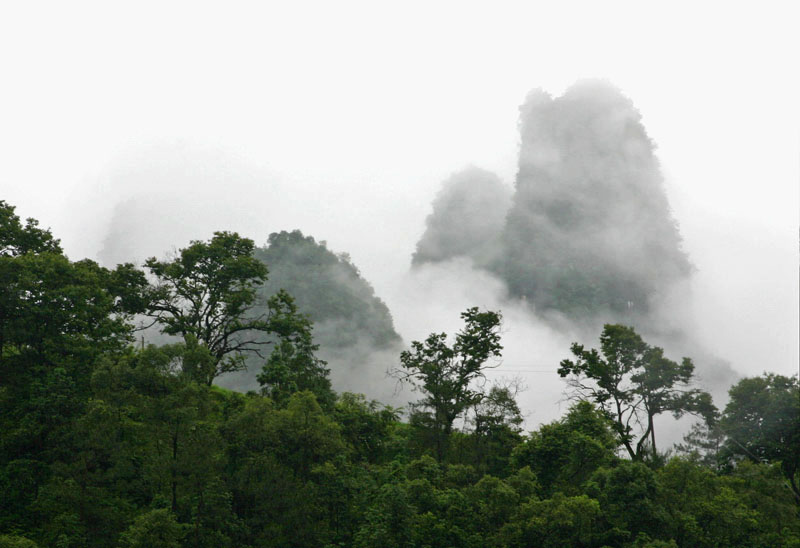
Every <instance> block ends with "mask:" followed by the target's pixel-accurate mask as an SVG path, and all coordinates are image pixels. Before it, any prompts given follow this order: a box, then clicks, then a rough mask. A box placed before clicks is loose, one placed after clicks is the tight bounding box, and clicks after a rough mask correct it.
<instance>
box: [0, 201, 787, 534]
mask: <svg viewBox="0 0 800 548" xmlns="http://www.w3.org/2000/svg"><path fill="white" fill-rule="evenodd" d="M286 235H287V233H283V235H276V238H275V239H274V240H277V239H279V238H281V237H282V236H286ZM288 236H290V238H289V240H294V239H297V240H299V241H300V242H301V243H304V246H306V247H305V248H304V247H303V246H301V249H304V251H303V252H302V253H299V256H300V257H306V258H308V257H309V256H314V254H315V253H320V257H328V258H329V255H328V253H329V252H327V250H325V249H324V246H320V245H318V244H316V242H314V241H313V239H308V238H305V237H303V236H302V235H300V234H299V233H291V234H289V235H288ZM290 247H292V246H290ZM334 257H335V256H334ZM342 260H343V261H344V259H342ZM302 264H305V265H306V266H308V267H311V266H313V265H315V264H317V263H316V262H315V261H308V262H307V263H303V262H302V261H297V265H298V266H297V268H300V266H299V265H302ZM331 264H333V263H331ZM347 264H349V262H347ZM147 266H148V267H149V268H150V269H152V270H154V272H153V274H154V275H153V276H151V277H150V278H148V277H147V276H145V273H144V272H143V271H141V270H139V269H138V268H137V267H135V266H134V265H132V264H130V263H125V264H121V265H118V266H117V267H116V268H114V269H113V270H112V269H108V268H104V267H101V266H99V265H97V264H96V263H94V262H93V261H89V260H82V261H71V260H70V259H69V258H68V257H66V256H65V255H64V254H63V250H62V248H61V246H60V243H59V241H58V240H57V239H56V238H55V237H53V235H52V234H51V233H50V231H49V230H45V229H41V228H39V227H38V224H37V223H36V221H35V220H32V219H31V220H28V221H27V222H25V223H23V222H22V221H21V220H20V219H19V218H18V216H16V215H15V212H14V207H13V206H10V205H9V204H7V203H5V202H3V201H0V280H2V281H3V283H2V284H0V493H2V497H0V547H26V548H35V547H37V546H56V547H65V548H72V547H76V548H77V547H81V548H83V547H88V548H118V547H141V548H144V547H148V548H149V547H153V546H169V547H174V548H182V547H185V548H190V547H191V548H233V547H239V546H241V547H248V546H249V547H297V548H300V547H306V546H353V547H357V548H384V547H387V546H406V547H409V548H417V547H419V548H423V547H431V548H453V547H457V548H472V547H478V546H481V547H482V546H487V547H496V548H501V547H519V548H523V547H527V546H543V547H554V548H556V547H559V548H560V547H563V546H583V547H586V548H603V547H608V546H619V547H621V548H646V547H649V548H657V547H665V546H686V547H693V548H694V547H699V548H717V547H719V546H726V547H732V548H749V547H753V546H764V547H767V546H769V547H777V548H781V547H784V548H790V547H796V546H798V545H800V513H798V512H800V497H798V496H797V485H798V479H800V478H798V474H800V472H799V468H800V467H799V466H798V464H799V462H798V455H800V452H798V446H799V444H800V441H798V434H799V433H800V429H798V427H799V426H800V416H798V415H799V414H800V408H798V403H797V402H798V401H800V392H799V391H798V382H797V379H796V378H787V377H782V376H779V375H772V374H765V375H763V376H762V377H757V378H750V379H743V380H742V381H741V382H739V383H738V384H737V385H736V386H734V387H733V388H732V389H731V391H730V395H731V398H730V401H729V403H728V405H727V406H726V407H725V410H724V412H723V413H722V415H721V417H720V418H719V421H716V420H712V417H707V418H709V420H708V421H706V422H705V423H704V425H702V427H701V428H697V429H695V430H693V432H692V433H691V436H690V438H691V439H690V440H688V441H687V447H686V449H685V450H683V455H682V456H678V457H675V456H672V455H670V454H669V453H667V452H657V451H656V448H655V446H654V445H653V446H652V448H651V451H649V452H648V451H643V452H638V453H635V454H633V455H631V454H629V453H628V451H627V450H625V449H622V448H623V447H624V446H625V445H626V443H630V440H631V437H632V435H633V434H632V432H631V430H628V429H627V428H626V426H625V425H623V424H620V415H619V414H618V415H616V416H614V414H613V412H609V404H610V402H611V401H612V400H614V398H616V400H615V401H619V402H621V405H622V406H636V405H641V406H642V407H640V408H639V409H640V410H641V413H640V414H639V417H641V418H640V419H639V420H640V422H641V423H642V424H643V425H648V426H645V428H648V427H649V417H651V416H653V415H655V414H658V413H660V412H664V411H672V412H675V411H679V412H683V411H688V410H690V409H689V407H694V403H697V402H700V403H703V402H702V401H700V400H701V399H703V398H701V396H702V394H701V393H700V392H697V391H694V390H693V389H691V388H689V387H688V385H689V383H690V381H691V378H692V375H693V370H692V366H691V365H692V364H691V362H690V361H689V360H683V361H682V362H681V363H680V364H678V363H676V362H672V361H670V360H668V359H666V358H664V355H663V353H662V351H661V349H660V348H657V347H652V346H650V345H649V344H647V343H646V342H644V340H643V339H641V338H640V337H638V335H636V333H635V332H634V331H633V330H632V329H631V328H626V327H624V326H610V327H609V328H608V329H607V331H606V332H605V333H604V335H603V338H602V339H601V349H602V357H601V356H600V353H598V352H597V351H586V350H585V348H584V347H583V346H582V345H579V344H578V343H576V344H575V345H573V348H572V353H573V355H574V356H575V359H574V360H564V362H562V369H564V373H566V374H574V375H578V376H580V379H581V380H580V382H581V385H582V386H587V387H588V386H589V383H595V385H594V386H596V387H597V390H594V391H591V390H589V392H587V393H585V394H583V397H581V398H580V401H578V402H575V404H574V405H572V406H571V407H570V408H569V409H568V410H567V412H566V415H565V416H564V417H563V418H561V419H558V420H556V421H553V422H551V423H549V424H541V425H538V426H537V427H535V428H533V429H531V430H530V431H528V432H525V431H523V430H522V428H520V424H521V422H522V418H521V416H520V411H519V407H518V406H517V405H516V401H515V398H516V396H517V394H516V392H515V391H514V390H511V389H509V387H508V386H503V385H498V384H493V383H488V382H486V383H483V381H484V380H485V378H484V377H485V376H484V371H485V370H486V369H487V368H488V367H491V366H492V365H494V363H495V362H494V359H496V358H498V357H499V354H500V351H501V350H502V335H503V329H502V323H501V318H502V317H501V315H500V313H499V312H491V311H482V310H480V309H479V308H469V309H467V310H466V311H465V312H464V313H463V314H462V319H463V320H464V327H463V329H462V330H461V331H459V332H458V333H457V334H456V335H455V338H454V340H453V343H452V344H450V343H448V337H447V335H446V334H444V333H442V334H437V333H434V334H432V335H430V336H429V337H428V339H426V340H425V341H424V342H415V343H413V344H412V347H411V349H410V350H407V351H405V352H402V353H398V355H397V356H396V360H397V362H396V363H398V364H399V365H400V368H401V370H402V371H404V372H405V373H406V374H407V375H408V377H407V378H408V379H409V380H411V381H412V382H413V383H415V384H416V386H417V387H418V388H419V390H420V392H421V394H422V395H423V398H422V399H421V400H420V401H419V402H418V404H417V405H416V406H414V407H413V409H412V413H411V415H410V417H408V420H404V419H405V417H404V413H403V410H399V409H394V408H392V407H389V406H386V405H385V404H382V403H380V402H378V401H373V400H369V399H367V398H366V397H364V396H363V395H359V394H352V393H343V394H337V393H336V392H335V391H334V390H333V389H332V385H331V383H330V380H329V373H330V370H329V368H328V367H327V364H326V363H325V362H324V360H322V359H320V358H319V357H318V356H317V355H316V352H317V350H318V347H317V344H316V342H315V340H314V330H313V324H312V322H311V320H310V319H309V317H308V316H306V315H304V314H302V313H301V311H300V310H299V308H298V306H297V305H296V304H295V300H294V299H293V298H292V296H291V295H289V294H288V293H287V292H286V291H284V290H282V289H280V290H278V291H277V292H276V293H275V294H273V295H271V296H269V298H268V299H267V303H266V307H267V308H266V309H265V310H267V311H268V312H269V313H268V314H267V315H266V316H265V317H264V322H265V324H264V325H263V326H258V327H263V328H264V329H263V330H261V329H257V330H253V329H249V330H244V331H247V332H249V333H252V332H255V333H266V334H267V335H268V336H269V338H270V340H269V344H268V345H265V346H267V347H268V348H269V351H270V353H269V357H268V358H265V359H263V360H262V361H261V362H260V363H259V364H258V366H259V369H260V375H258V381H259V384H260V387H261V390H259V391H249V392H248V393H242V392H236V391H231V390H226V389H224V388H221V387H219V386H216V385H213V384H211V383H210V382H209V378H211V379H212V380H214V378H213V375H215V374H216V373H217V372H218V367H217V366H218V365H219V362H215V361H214V358H215V356H220V357H221V359H228V358H230V359H232V363H238V364H241V363H243V361H242V358H243V353H244V352H245V351H246V350H247V349H248V345H247V344H244V345H242V344H239V343H236V342H235V337H233V338H229V341H230V340H233V341H234V343H233V345H232V346H231V345H228V346H223V347H219V345H216V342H215V341H217V339H216V338H215V336H214V333H220V332H219V331H214V330H213V329H212V330H210V331H207V332H204V331H203V328H204V327H206V326H208V327H212V326H214V325H220V326H223V327H225V326H227V327H234V328H236V327H238V326H240V325H241V326H243V327H244V326H247V325H248V324H247V322H248V321H249V320H248V318H252V316H251V314H252V313H253V312H254V311H255V310H256V308H257V307H256V306H252V307H251V306H250V305H255V304H256V303H258V302H259V296H258V295H257V294H256V285H257V284H256V282H257V281H258V280H262V279H263V277H264V276H268V273H267V271H268V270H269V269H270V265H269V264H267V265H263V263H261V262H260V261H259V260H258V259H256V258H255V249H254V245H253V242H252V241H251V240H248V239H247V238H242V237H240V236H238V235H237V234H235V233H230V232H220V233H217V234H216V235H215V236H214V237H213V238H212V239H210V240H209V241H202V240H195V241H192V242H191V243H190V245H189V246H188V247H186V248H183V249H181V250H179V251H178V253H177V255H176V256H175V258H174V260H168V261H156V260H153V261H148V265H147ZM228 267H230V268H228ZM351 274H352V272H351ZM323 279H325V278H324V277H323ZM320 283H323V282H320ZM337 288H338V289H339V290H341V288H340V286H338V285H336V284H333V285H332V286H331V290H332V291H336V290H337ZM261 289H262V288H259V291H260V290H261ZM178 291H180V293H178ZM165 303H166V304H165ZM237 304H238V305H241V306H237ZM259 306H260V304H259ZM204 313H205V314H204ZM141 314H145V315H149V316H151V317H155V318H156V319H157V320H158V321H159V322H160V323H161V325H162V328H164V329H166V330H168V331H171V332H174V333H175V334H176V335H181V336H182V337H183V340H182V341H179V342H176V343H170V344H165V345H160V346H157V345H155V344H150V345H146V346H145V345H140V344H134V342H135V341H134V337H133V335H134V333H135V332H136V327H135V325H134V323H133V318H134V315H141ZM331 314H334V312H333V311H331ZM259 317H260V316H256V317H255V318H256V319H257V318H259ZM258 321H260V320H258ZM220 322H221V323H220ZM251 327H252V326H251ZM227 333H228V335H231V336H232V335H235V334H236V333H239V332H238V331H236V330H234V331H230V330H228V331H227ZM223 338H225V335H223ZM247 341H249V339H244V340H242V341H240V343H246V342H247ZM531 352H532V353H533V354H535V353H536V349H535V348H532V349H531ZM567 353H568V349H567V348H564V354H567ZM245 365H246V364H245ZM207 366H210V367H207ZM552 366H553V369H554V370H555V368H556V367H557V364H555V363H553V364H552ZM619 377H623V380H624V382H622V383H618V384H614V382H613V381H614V380H615V379H617V378H619ZM612 391H614V393H613V394H612V393H611V392H612ZM607 395H608V397H606V396H607ZM694 410H698V409H697V408H695V409H694ZM715 418H716V417H713V419H715ZM622 420H625V421H626V424H627V419H625V418H623V419H622ZM632 420H634V421H635V420H637V419H632ZM640 439H652V430H647V429H645V430H644V431H643V432H641V434H640ZM627 457H630V458H627Z"/></svg>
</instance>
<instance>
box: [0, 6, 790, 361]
mask: <svg viewBox="0 0 800 548" xmlns="http://www.w3.org/2000/svg"><path fill="white" fill-rule="evenodd" d="M791 6H792V3H791V2H758V3H756V2H749V3H746V4H744V3H737V2H724V3H723V2H719V3H716V2H675V1H671V2H661V3H659V5H658V6H655V5H653V3H649V2H641V1H637V2H562V1H559V2H555V1H553V2H547V3H535V2H521V3H506V2H491V3H489V2H485V3H482V4H477V3H471V2H463V1H459V2H430V1H428V2H408V1H404V2H392V3H384V2H376V1H370V2H363V3H353V2H343V1H336V2H314V3H308V2H296V1H294V2H282V3H280V5H278V3H275V4H272V3H268V2H253V3H239V2H218V3H213V4H212V3H205V2H196V1H194V2H164V1H159V2H143V1H137V2H129V3H126V4H125V5H124V6H123V5H122V4H121V3H116V2H107V1H105V2H97V3H86V2H75V1H73V2H58V3H56V2H53V3H42V2H16V3H14V5H11V3H8V2H6V3H4V4H3V6H2V8H0V198H2V199H6V200H7V201H9V202H11V203H12V204H14V205H16V206H17V207H18V213H20V214H21V215H23V216H33V217H36V218H38V219H40V221H41V222H42V224H43V225H45V226H50V227H52V229H53V231H54V233H55V234H56V235H57V236H58V237H60V238H61V239H62V242H63V244H64V247H65V249H66V250H67V252H68V254H69V255H70V256H71V258H73V259H77V258H80V257H82V256H89V257H91V258H97V257H98V254H99V253H100V251H101V249H102V246H103V241H104V238H105V237H106V233H107V230H108V226H107V225H108V223H109V220H110V219H111V216H112V210H113V208H114V207H115V205H117V203H119V202H120V201H124V200H126V199H128V198H130V197H131V196H134V195H136V194H141V193H145V192H152V193H153V195H158V193H159V192H161V193H163V192H170V191H171V192H172V198H171V201H170V202H169V204H170V207H173V208H175V209H182V210H183V211H176V213H175V214H176V217H179V218H183V217H186V216H187V215H188V216H191V214H192V212H193V211H203V212H208V211H209V210H210V209H213V208H214V207H215V205H217V204H220V203H225V204H226V205H225V210H224V211H225V212H226V213H225V214H226V215H230V217H229V219H230V220H229V224H230V226H209V227H208V232H207V233H203V234H197V235H196V236H192V237H197V238H204V237H207V236H208V235H209V234H210V231H211V230H218V229H225V228H233V229H240V230H243V231H245V230H249V231H250V233H248V234H247V235H248V236H251V237H253V238H255V239H256V240H257V242H258V243H263V242H264V241H266V237H267V235H268V233H269V232H270V231H274V230H280V229H292V228H301V229H303V230H305V231H307V232H309V233H311V234H312V235H314V236H315V237H317V238H318V239H324V240H327V241H328V242H329V245H330V247H332V248H333V249H334V250H336V251H347V252H349V253H350V254H351V255H352V257H353V260H354V262H355V263H356V264H357V265H358V266H359V267H360V268H361V270H362V272H363V274H364V276H365V277H366V278H367V279H368V280H370V281H371V282H372V283H373V284H374V285H375V287H376V289H377V291H378V293H379V294H382V295H385V298H386V299H387V301H388V302H389V305H390V307H392V305H393V299H395V300H396V299H398V298H399V297H397V296H396V294H395V292H393V289H392V288H393V287H394V286H393V284H395V282H396V281H397V280H398V279H399V278H400V277H401V276H402V275H403V274H404V273H405V272H406V269H407V267H408V263H409V261H410V256H411V253H412V251H413V248H414V244H415V243H416V241H417V239H418V238H419V236H420V234H421V233H422V231H423V229H424V219H425V216H426V215H427V214H428V213H429V212H430V203H431V200H432V198H433V196H434V195H435V193H436V191H437V190H438V188H439V184H440V182H441V181H442V180H443V179H445V178H447V177H448V176H449V175H450V174H451V173H453V172H454V171H456V170H458V169H461V168H463V167H464V166H466V165H468V164H473V165H476V166H479V167H481V168H485V169H489V170H492V171H495V172H496V173H498V174H499V175H500V176H501V178H503V179H504V180H505V181H506V182H507V183H508V184H509V185H510V184H512V183H513V178H514V174H515V171H516V159H517V147H518V142H519V137H518V133H517V118H518V110H517V109H518V107H519V105H520V104H521V103H522V101H523V99H524V98H525V95H526V94H527V92H528V91H529V90H530V89H532V88H537V87H541V88H544V89H545V90H547V91H548V92H550V93H553V94H556V95H557V94H560V93H561V92H562V91H563V90H564V89H565V88H566V87H568V86H569V85H570V84H572V83H573V82H574V81H575V80H577V79H581V78H587V77H602V78H607V79H608V80H610V81H611V82H612V83H614V84H615V85H617V86H618V87H619V88H620V89H621V90H622V91H623V92H624V93H625V94H626V95H627V96H629V97H630V98H631V99H632V100H633V102H634V104H635V105H636V106H637V107H638V109H639V110H640V111H641V113H642V116H643V123H644V125H645V127H646V129H647V131H648V133H649V134H650V136H651V137H652V138H653V140H654V141H655V142H656V144H657V146H658V149H657V154H658V157H659V159H660V161H661V164H662V168H663V170H664V173H665V176H666V188H667V194H668V197H669V199H670V202H671V205H672V208H673V210H674V214H675V217H676V218H677V220H678V222H679V223H680V227H681V232H682V234H683V237H684V241H685V247H686V249H687V251H688V252H689V254H690V257H691V259H692V261H693V263H694V264H695V265H696V266H697V269H698V272H697V274H696V276H695V280H694V290H695V293H696V295H698V297H697V299H696V302H695V305H694V314H695V321H696V329H697V331H698V333H699V336H700V338H701V339H702V341H703V342H704V343H705V344H706V345H707V346H708V347H709V349H710V350H712V351H713V352H716V353H717V354H718V355H720V356H722V357H724V358H726V359H728V360H729V361H731V362H732V363H733V364H734V367H736V368H737V369H738V370H739V371H741V372H744V373H746V374H756V373H759V372H761V371H763V370H771V371H778V372H782V373H786V374H788V373H792V372H795V371H797V367H798V225H799V224H800V223H799V222H798V211H799V207H800V206H799V203H800V197H799V194H798V187H799V186H800V153H799V152H798V151H800V131H798V128H799V127H800V122H799V120H800V115H799V113H800V108H799V107H798V102H799V101H798V98H799V97H800V71H798V68H797V67H798V56H797V52H798V51H800V40H799V39H798V32H797V18H796V17H794V16H793V13H792V12H791ZM198 162H199V164H202V165H203V166H204V167H203V168H202V169H201V170H200V171H201V172H202V173H201V174H200V176H198V178H197V179H196V180H197V181H201V182H200V183H192V181H193V180H194V179H192V178H191V176H188V175H187V177H184V178H182V177H180V176H175V177H172V178H168V177H159V176H158V174H157V173H156V174H155V175H154V172H158V171H159V170H161V171H165V170H166V171H169V170H168V169H166V168H164V169H162V167H163V166H165V165H172V166H173V167H174V166H177V168H176V169H178V170H179V171H180V169H181V168H182V167H186V166H188V165H194V164H196V163H198ZM148 170H149V171H148ZM148 174H149V175H148ZM173 184H174V185H175V186H174V188H171V185H173ZM134 187H135V188H134ZM256 187H257V188H256ZM226 189H227V191H226ZM250 190H252V193H253V196H256V197H257V198H258V199H249V198H248V193H249V191H250ZM231 194H232V195H233V196H231ZM240 195H241V201H240V200H239V199H238V196H240ZM184 200H185V201H184ZM182 204H183V205H182ZM195 208H198V209H195ZM209 215H211V214H210V213H209ZM245 218H246V219H249V221H247V222H244V221H243V220H242V219H245ZM187 222H188V221H187ZM214 222H215V223H216V224H226V223H228V217H225V216H223V217H221V218H214ZM287 225H288V226H287ZM159 226H160V225H159ZM173 243H174V244H175V245H181V244H183V243H184V242H182V241H176V242H173ZM160 252H161V250H154V251H152V253H160ZM133 258H134V257H132V259H133ZM136 258H139V259H141V257H136ZM397 308H399V306H398V307H397ZM413 325H414V322H413V321H411V320H409V319H408V318H404V319H400V321H398V326H399V327H400V328H401V329H405V330H406V332H404V333H402V334H403V335H404V336H406V337H408V338H410V337H419V336H421V335H420V333H418V332H408V331H414V329H413V327H411V326H413ZM419 325H420V328H419V331H423V330H424V328H427V325H425V322H424V321H422V322H419Z"/></svg>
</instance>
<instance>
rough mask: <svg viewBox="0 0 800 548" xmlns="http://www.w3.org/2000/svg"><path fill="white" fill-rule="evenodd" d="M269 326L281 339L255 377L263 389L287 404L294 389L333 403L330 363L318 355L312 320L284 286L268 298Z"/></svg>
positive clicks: (323, 403)
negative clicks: (328, 364)
mask: <svg viewBox="0 0 800 548" xmlns="http://www.w3.org/2000/svg"><path fill="white" fill-rule="evenodd" d="M268 308H269V310H270V311H271V312H272V317H271V322H270V327H271V330H272V331H273V333H274V334H275V335H276V336H277V338H278V340H277V341H276V343H275V347H274V348H273V349H272V353H271V354H270V356H269V358H268V359H267V362H266V363H265V364H264V367H263V368H262V369H261V373H259V375H258V376H257V377H256V378H257V380H258V383H259V384H260V385H261V388H262V393H263V394H264V395H267V396H270V397H271V398H272V399H273V400H274V401H275V402H276V403H278V404H279V405H281V406H285V405H286V404H287V403H288V401H289V397H290V396H291V395H292V394H294V393H295V392H299V391H303V390H309V391H311V392H313V393H314V395H315V396H316V397H317V401H318V402H319V404H320V405H321V406H322V407H323V408H325V409H328V410H329V409H331V408H332V407H333V403H334V399H335V394H334V393H333V390H332V389H331V381H330V379H329V378H328V373H329V372H330V370H329V369H328V368H327V367H325V366H326V365H327V363H326V362H325V361H324V360H321V359H320V358H318V357H317V356H316V352H317V350H318V349H319V345H316V344H314V339H313V336H312V324H311V320H310V319H309V318H308V317H307V316H306V315H304V314H301V313H300V312H299V311H298V310H297V306H296V305H295V303H294V299H293V298H292V297H291V296H290V295H289V294H288V293H286V292H285V291H283V290H281V291H279V292H278V293H277V294H276V295H274V296H273V297H272V298H270V300H269V306H268Z"/></svg>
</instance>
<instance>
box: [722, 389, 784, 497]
mask: <svg viewBox="0 0 800 548" xmlns="http://www.w3.org/2000/svg"><path fill="white" fill-rule="evenodd" d="M730 398H731V399H730V401H729V402H728V405H727V406H726V407H725V412H724V414H723V417H722V420H721V423H720V426H721V429H722V431H723V432H724V433H725V434H726V436H727V440H726V442H725V449H726V451H727V453H728V454H730V455H733V456H736V457H741V458H746V459H750V460H752V461H755V462H761V461H763V462H777V463H780V467H781V470H782V471H783V474H784V476H785V478H786V481H787V483H788V485H789V486H790V487H791V489H792V491H793V492H794V494H795V498H796V500H797V503H798V505H800V478H798V476H800V384H798V380H797V377H784V376H782V375H772V374H765V375H763V376H761V377H752V378H747V379H742V380H741V381H739V382H738V383H737V384H736V385H735V386H733V387H732V388H731V389H730Z"/></svg>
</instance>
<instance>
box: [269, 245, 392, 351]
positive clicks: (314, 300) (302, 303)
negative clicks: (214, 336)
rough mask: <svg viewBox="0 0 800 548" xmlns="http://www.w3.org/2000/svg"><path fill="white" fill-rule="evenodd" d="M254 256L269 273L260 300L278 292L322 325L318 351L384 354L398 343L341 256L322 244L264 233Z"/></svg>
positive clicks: (388, 320) (371, 294) (380, 308)
mask: <svg viewBox="0 0 800 548" xmlns="http://www.w3.org/2000/svg"><path fill="white" fill-rule="evenodd" d="M255 257H256V258H257V259H258V260H260V261H261V262H262V263H264V264H265V265H268V266H269V269H270V278H269V280H268V281H267V282H266V283H265V284H264V286H263V288H262V289H261V290H260V294H261V296H262V297H263V298H265V299H266V298H267V297H269V296H270V295H273V294H274V293H276V292H278V291H279V290H281V289H284V290H286V291H287V292H289V293H291V295H292V296H293V297H294V298H295V299H296V302H297V307H298V309H299V310H300V311H302V312H303V313H304V314H308V316H309V317H310V319H311V320H312V321H313V322H314V323H315V324H316V325H317V326H321V325H323V326H325V328H326V329H325V331H324V333H322V334H321V338H320V342H321V344H322V346H323V347H324V348H346V347H351V346H354V345H357V344H359V343H365V344H367V345H368V346H370V347H375V348H383V349H387V348H393V347H394V346H395V345H397V344H399V343H400V336H399V335H398V334H397V332H396V331H395V330H394V325H393V322H392V316H391V314H390V313H389V309H388V308H387V307H386V305H385V304H384V303H383V302H382V301H381V300H380V299H379V298H378V297H377V296H376V295H375V291H374V290H373V288H372V287H371V286H370V284H369V283H368V282H367V281H366V280H364V279H363V278H362V277H361V273H360V272H359V271H358V268H356V267H355V266H354V265H353V263H352V262H351V261H350V258H349V256H347V255H346V254H340V255H336V254H334V253H333V252H331V251H330V250H328V248H327V247H326V245H325V242H316V241H315V240H314V238H312V237H311V236H304V235H303V234H302V232H300V231H299V230H295V231H292V232H285V231H284V232H278V233H273V234H270V236H269V240H268V243H267V245H266V246H264V247H259V248H257V249H256V250H255Z"/></svg>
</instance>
